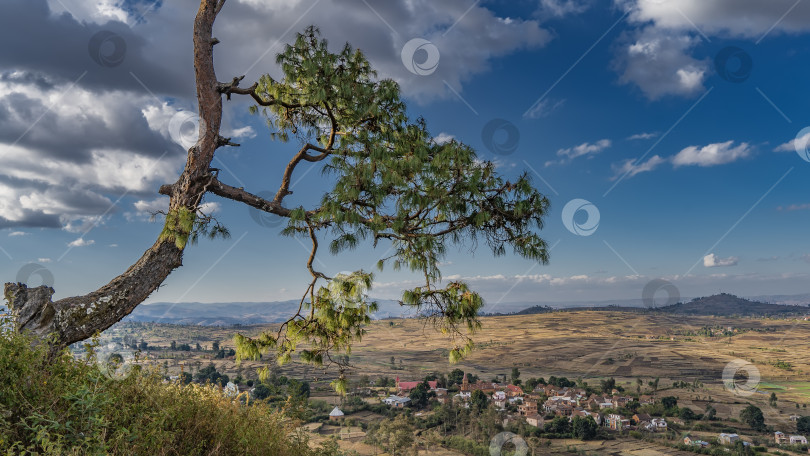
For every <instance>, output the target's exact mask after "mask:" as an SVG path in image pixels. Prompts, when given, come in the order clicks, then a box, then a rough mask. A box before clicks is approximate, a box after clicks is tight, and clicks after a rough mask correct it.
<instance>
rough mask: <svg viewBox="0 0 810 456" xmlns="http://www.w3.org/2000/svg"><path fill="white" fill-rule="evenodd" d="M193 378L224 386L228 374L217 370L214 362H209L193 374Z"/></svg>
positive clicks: (200, 381) (199, 381) (201, 381)
mask: <svg viewBox="0 0 810 456" xmlns="http://www.w3.org/2000/svg"><path fill="white" fill-rule="evenodd" d="M194 380H195V381H196V382H198V383H211V384H212V385H219V386H225V385H226V384H227V383H228V380H229V379H228V376H227V375H224V374H220V373H219V372H217V368H216V366H214V363H211V364H209V365H207V366H205V367H204V368H202V369H200V370H199V371H197V373H196V374H194Z"/></svg>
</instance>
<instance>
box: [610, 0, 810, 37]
mask: <svg viewBox="0 0 810 456" xmlns="http://www.w3.org/2000/svg"><path fill="white" fill-rule="evenodd" d="M617 3H619V4H623V5H624V6H625V7H626V8H629V9H630V10H631V11H632V13H631V15H630V18H631V20H633V21H636V22H642V23H646V22H653V23H654V24H655V26H656V27H658V28H661V29H666V30H671V31H682V32H694V33H696V30H695V29H696V28H697V29H699V30H700V31H701V32H702V33H704V34H707V35H717V36H722V37H735V38H749V39H759V38H760V37H762V36H763V35H765V34H766V33H769V31H770V33H773V34H779V33H798V32H805V31H808V30H810V4H808V3H807V2H796V1H795V0H768V1H761V0H711V1H706V0H667V1H649V0H617Z"/></svg>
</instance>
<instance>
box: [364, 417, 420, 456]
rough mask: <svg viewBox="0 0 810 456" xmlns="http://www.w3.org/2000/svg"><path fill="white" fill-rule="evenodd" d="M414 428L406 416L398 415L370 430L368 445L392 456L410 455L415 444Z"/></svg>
mask: <svg viewBox="0 0 810 456" xmlns="http://www.w3.org/2000/svg"><path fill="white" fill-rule="evenodd" d="M413 432H414V427H413V425H412V424H411V422H410V421H409V419H408V417H406V416H405V415H397V417H396V418H394V419H393V420H391V419H388V420H383V421H382V422H381V423H380V424H378V425H376V426H373V427H372V428H370V429H369V431H368V434H367V435H366V443H368V444H370V445H374V446H375V447H379V448H382V449H383V450H385V451H386V452H388V453H389V454H391V455H392V456H401V455H406V454H409V453H410V451H409V450H410V448H411V447H412V446H413V443H414V436H413Z"/></svg>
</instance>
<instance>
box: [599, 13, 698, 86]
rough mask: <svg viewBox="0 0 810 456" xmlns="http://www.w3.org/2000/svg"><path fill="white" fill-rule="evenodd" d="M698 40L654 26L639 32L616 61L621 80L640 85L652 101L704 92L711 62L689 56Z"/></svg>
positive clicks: (615, 64)
mask: <svg viewBox="0 0 810 456" xmlns="http://www.w3.org/2000/svg"><path fill="white" fill-rule="evenodd" d="M699 41H700V39H699V38H696V37H693V36H689V35H687V34H673V33H671V32H666V31H662V30H660V29H658V28H655V27H649V26H648V27H645V28H643V29H641V30H637V31H636V32H635V33H634V35H633V37H632V38H631V39H630V42H629V43H625V44H622V45H621V46H620V48H619V49H620V51H619V54H618V55H617V57H616V59H615V61H614V66H615V67H616V69H617V70H618V71H619V73H620V76H619V81H620V82H621V83H623V84H633V85H636V86H638V88H639V89H641V91H642V92H643V93H644V95H645V96H646V97H647V98H649V99H651V100H657V99H660V98H662V97H665V96H668V95H677V96H694V95H695V94H698V93H700V92H703V90H704V87H703V81H704V80H705V79H706V75H707V73H708V71H709V62H708V61H707V60H697V59H695V58H693V57H692V56H691V55H689V54H690V52H691V51H692V49H693V48H694V47H695V46H696V45H697V44H698V42H699Z"/></svg>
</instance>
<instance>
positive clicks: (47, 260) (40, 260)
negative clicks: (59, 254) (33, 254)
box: [37, 258, 53, 263]
mask: <svg viewBox="0 0 810 456" xmlns="http://www.w3.org/2000/svg"><path fill="white" fill-rule="evenodd" d="M51 261H53V260H51V259H50V258H37V263H50V262H51Z"/></svg>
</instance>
